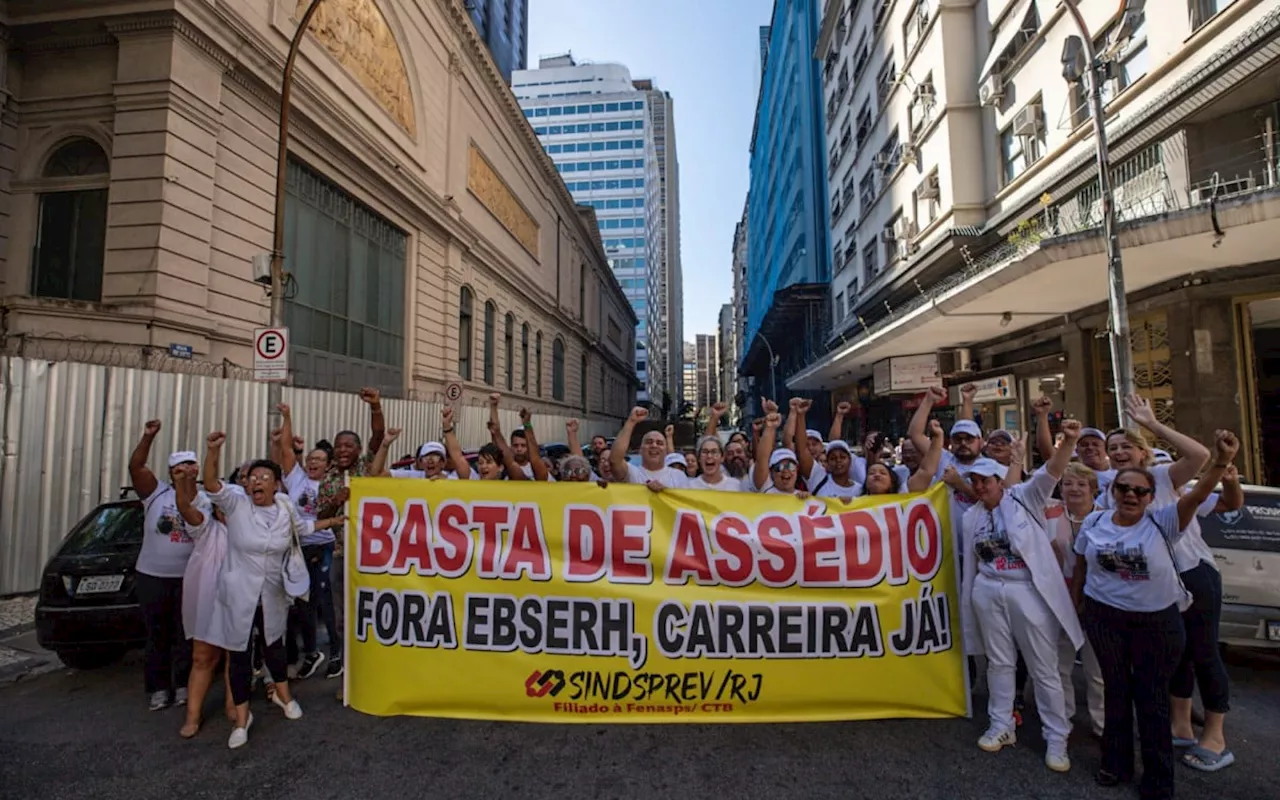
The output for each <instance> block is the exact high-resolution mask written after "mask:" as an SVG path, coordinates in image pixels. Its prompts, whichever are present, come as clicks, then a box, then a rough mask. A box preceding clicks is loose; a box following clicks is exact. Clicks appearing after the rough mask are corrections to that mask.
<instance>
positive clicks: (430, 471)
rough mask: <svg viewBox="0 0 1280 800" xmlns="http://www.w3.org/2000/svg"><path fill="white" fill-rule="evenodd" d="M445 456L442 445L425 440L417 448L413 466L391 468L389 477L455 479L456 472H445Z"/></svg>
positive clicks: (446, 456)
mask: <svg viewBox="0 0 1280 800" xmlns="http://www.w3.org/2000/svg"><path fill="white" fill-rule="evenodd" d="M446 458H448V453H446V452H445V449H444V445H442V444H440V443H439V442H426V443H424V444H423V445H422V446H421V447H419V448H418V455H417V458H415V459H414V461H413V466H412V467H410V468H408V469H393V470H391V477H393V478H426V479H427V480H438V479H440V478H447V479H449V480H457V478H458V475H457V473H452V472H445V469H444V465H445V459H446ZM468 471H469V470H468Z"/></svg>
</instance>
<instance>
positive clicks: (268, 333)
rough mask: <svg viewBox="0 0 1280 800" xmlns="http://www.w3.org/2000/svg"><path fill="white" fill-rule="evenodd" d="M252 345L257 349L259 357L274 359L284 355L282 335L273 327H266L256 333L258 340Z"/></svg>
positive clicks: (268, 359)
mask: <svg viewBox="0 0 1280 800" xmlns="http://www.w3.org/2000/svg"><path fill="white" fill-rule="evenodd" d="M254 347H255V348H256V349H257V351H258V357H259V358H261V359H264V360H267V361H274V360H276V359H278V358H281V357H283V356H284V335H283V334H282V333H281V332H280V331H278V330H275V329H274V328H268V329H267V330H265V331H263V332H262V333H260V334H258V341H257V342H255V343H254Z"/></svg>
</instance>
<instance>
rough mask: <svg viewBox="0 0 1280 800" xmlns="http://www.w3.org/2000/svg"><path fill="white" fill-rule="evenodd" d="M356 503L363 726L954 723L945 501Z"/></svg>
mask: <svg viewBox="0 0 1280 800" xmlns="http://www.w3.org/2000/svg"><path fill="white" fill-rule="evenodd" d="M445 484H449V485H447V486H446V485H445ZM350 488H351V499H350V503H349V505H348V508H349V509H350V514H351V519H352V520H353V522H354V523H355V526H354V527H355V530H354V531H352V532H351V533H350V536H351V537H352V538H351V540H350V541H349V542H348V545H349V546H348V548H347V560H346V565H347V584H346V585H347V595H346V607H347V614H346V620H347V624H346V626H345V630H346V637H347V649H346V651H345V652H346V656H347V659H348V660H347V672H346V680H347V684H346V693H345V699H346V702H347V703H349V704H350V705H351V706H352V707H354V708H355V709H356V710H358V711H363V712H364V713H367V714H374V715H379V716H391V715H397V714H410V715H415V716H427V717H458V718H464V719H490V720H521V721H527V722H555V723H562V722H583V723H591V724H599V723H638V722H673V723H733V722H808V721H812V722H817V721H826V720H856V719H883V718H892V717H917V718H927V717H935V718H936V717H957V716H963V715H964V714H965V713H966V710H967V701H968V686H967V683H966V682H965V661H964V648H963V646H962V644H963V643H962V642H961V641H960V630H959V608H960V603H959V602H958V601H957V599H956V592H957V589H958V584H957V581H956V575H955V564H956V560H955V555H954V553H952V551H951V546H952V539H951V536H950V535H949V534H948V533H947V531H950V529H951V527H950V520H949V518H948V515H949V513H950V503H949V502H948V499H947V498H948V490H947V487H945V486H943V485H942V484H940V483H939V484H937V485H936V486H935V487H934V488H933V489H932V490H930V491H929V492H927V493H925V494H917V495H900V494H894V495H873V496H870V497H863V498H858V499H857V500H854V501H853V502H852V503H849V504H845V503H842V502H839V501H836V500H831V501H830V502H824V501H822V500H821V499H820V498H810V499H808V500H804V501H802V500H799V499H797V498H795V497H788V496H783V495H765V494H760V493H757V492H746V493H740V494H738V493H735V494H728V493H724V492H706V491H678V490H677V491H672V490H667V491H662V492H652V491H650V490H648V489H647V488H645V487H643V486H628V485H625V484H624V485H618V484H613V485H610V486H609V487H607V488H604V489H602V488H600V487H599V486H597V485H596V484H594V483H571V482H564V483H551V484H546V483H543V484H538V483H534V482H532V481H519V482H511V483H490V482H489V481H428V480H403V479H391V478H357V479H355V480H353V481H352V482H351V487H350Z"/></svg>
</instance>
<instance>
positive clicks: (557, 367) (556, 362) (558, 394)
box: [551, 336, 564, 402]
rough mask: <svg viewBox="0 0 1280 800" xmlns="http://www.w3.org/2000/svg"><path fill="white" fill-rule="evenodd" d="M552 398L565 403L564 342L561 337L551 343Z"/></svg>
mask: <svg viewBox="0 0 1280 800" xmlns="http://www.w3.org/2000/svg"><path fill="white" fill-rule="evenodd" d="M551 397H552V399H555V400H560V401H562V402H563V401H564V341H563V340H561V339H560V337H559V336H557V337H556V338H555V341H553V342H552V343H551Z"/></svg>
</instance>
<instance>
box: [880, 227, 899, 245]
mask: <svg viewBox="0 0 1280 800" xmlns="http://www.w3.org/2000/svg"><path fill="white" fill-rule="evenodd" d="M880 241H881V242H883V243H884V244H894V243H895V242H897V241H898V237H897V236H896V235H895V234H894V232H893V228H885V229H884V230H882V231H880Z"/></svg>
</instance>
